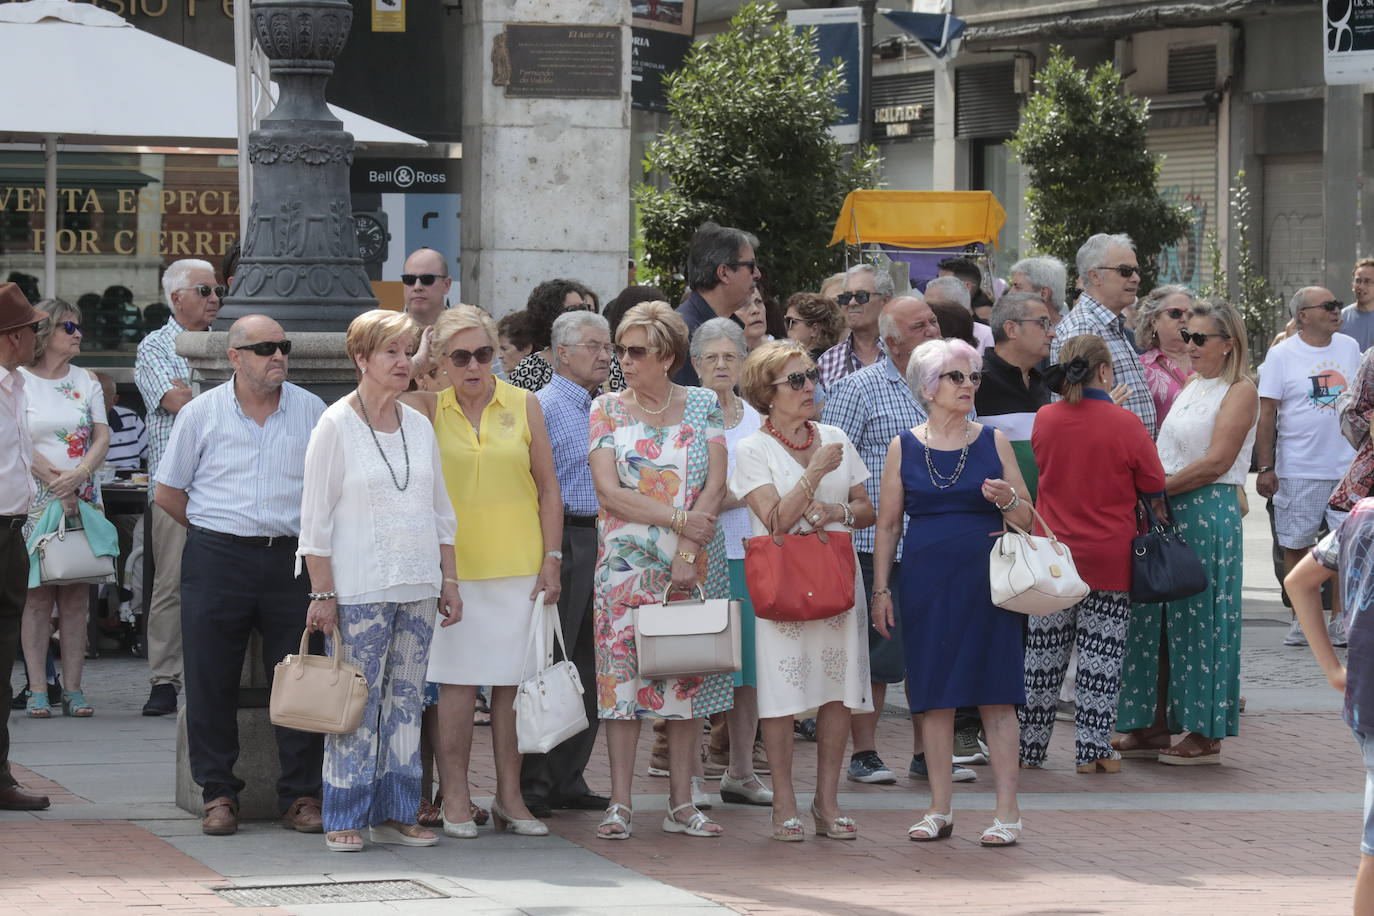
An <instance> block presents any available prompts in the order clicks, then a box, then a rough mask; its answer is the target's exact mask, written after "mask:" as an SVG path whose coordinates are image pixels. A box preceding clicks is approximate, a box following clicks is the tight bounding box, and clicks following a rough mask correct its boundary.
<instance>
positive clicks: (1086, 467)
mask: <svg viewBox="0 0 1374 916" xmlns="http://www.w3.org/2000/svg"><path fill="white" fill-rule="evenodd" d="M1085 394H1086V395H1087V396H1086V397H1084V398H1083V400H1081V401H1079V402H1078V403H1077V404H1070V403H1068V402H1067V401H1059V402H1058V403H1055V404H1050V405H1048V406H1046V407H1042V408H1040V410H1039V411H1038V412H1037V413H1036V415H1035V426H1034V428H1033V429H1032V430H1031V448H1032V450H1034V452H1035V462H1036V464H1037V465H1039V466H1040V489H1039V498H1038V500H1037V502H1036V508H1037V509H1039V510H1040V514H1041V515H1043V516H1044V517H1045V521H1047V522H1048V523H1049V525H1050V528H1051V529H1053V530H1054V533H1055V535H1057V536H1058V537H1059V539H1060V540H1061V541H1063V542H1064V543H1065V544H1068V545H1069V549H1070V550H1071V551H1073V560H1074V565H1075V566H1077V567H1078V574H1079V575H1080V576H1082V577H1083V581H1084V582H1087V583H1088V586H1089V587H1090V588H1092V589H1093V590H1094V591H1105V592H1124V591H1129V590H1130V588H1131V539H1132V538H1133V537H1135V534H1136V524H1135V504H1136V491H1139V492H1141V493H1160V492H1163V490H1164V467H1163V466H1162V465H1161V464H1160V463H1159V453H1158V452H1157V451H1156V450H1155V444H1154V441H1153V440H1152V439H1150V434H1149V433H1148V432H1146V431H1145V425H1144V424H1143V423H1141V422H1140V418H1139V417H1137V416H1136V415H1135V414H1133V413H1131V412H1130V411H1129V410H1127V409H1126V408H1124V407H1118V406H1116V404H1114V403H1112V401H1111V400H1110V399H1109V398H1106V399H1104V398H1105V395H1103V397H1102V398H1098V397H1093V395H1095V394H1097V392H1096V391H1095V390H1093V389H1089V390H1088V391H1087V392H1085Z"/></svg>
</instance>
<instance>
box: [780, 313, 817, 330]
mask: <svg viewBox="0 0 1374 916" xmlns="http://www.w3.org/2000/svg"><path fill="white" fill-rule="evenodd" d="M782 322H783V324H785V325H786V326H787V330H789V331H790V330H792V329H793V328H795V327H796V326H797V325H799V324H804V325H806V326H807V327H808V328H809V327H811V325H813V324H815V322H813V321H807V320H806V319H805V318H793V317H792V316H791V315H788V316H787V317H786V318H784V319H783V320H782Z"/></svg>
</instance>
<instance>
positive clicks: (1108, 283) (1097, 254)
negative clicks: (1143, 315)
mask: <svg viewBox="0 0 1374 916" xmlns="http://www.w3.org/2000/svg"><path fill="white" fill-rule="evenodd" d="M1077 267H1078V279H1079V281H1080V282H1081V283H1082V284H1083V294H1082V295H1080V296H1079V297H1078V302H1077V303H1075V304H1074V307H1073V311H1071V312H1069V314H1068V315H1067V316H1066V317H1065V318H1064V320H1063V321H1062V322H1060V324H1059V327H1057V328H1055V329H1054V341H1053V343H1051V344H1050V361H1051V362H1055V361H1057V360H1058V359H1059V348H1060V346H1061V345H1063V343H1064V341H1066V340H1069V339H1070V338H1073V337H1077V336H1078V335H1079V334H1094V335H1096V336H1098V337H1101V338H1102V339H1103V340H1104V341H1106V343H1107V349H1108V350H1110V351H1111V354H1112V373H1113V374H1114V375H1115V376H1116V381H1117V384H1118V385H1119V386H1124V388H1125V390H1126V400H1125V401H1124V402H1123V403H1122V404H1121V406H1122V407H1125V408H1126V409H1127V410H1129V411H1130V412H1131V413H1133V414H1135V415H1136V416H1137V417H1140V422H1142V423H1144V424H1145V428H1146V429H1147V430H1149V432H1150V438H1151V439H1153V438H1154V437H1156V436H1158V435H1159V423H1158V420H1157V419H1156V415H1155V402H1154V399H1153V398H1152V397H1150V387H1149V384H1148V383H1147V382H1146V381H1145V370H1144V368H1143V367H1142V366H1141V365H1140V355H1139V354H1138V353H1136V349H1135V347H1134V346H1133V345H1132V339H1133V336H1132V334H1131V332H1130V331H1129V330H1127V328H1126V322H1125V320H1124V319H1123V318H1122V317H1121V313H1122V311H1124V310H1125V309H1126V307H1127V306H1130V305H1133V304H1135V300H1136V293H1137V292H1138V291H1139V289H1140V262H1139V261H1138V260H1136V255H1135V242H1133V241H1131V237H1130V236H1129V235H1126V234H1125V233H1119V234H1117V235H1108V234H1107V233H1105V232H1099V233H1098V234H1096V235H1094V236H1092V237H1091V238H1089V239H1088V240H1087V241H1086V242H1084V243H1083V246H1082V247H1081V248H1079V249H1078V257H1077ZM1052 400H1058V395H1055V396H1053V397H1052Z"/></svg>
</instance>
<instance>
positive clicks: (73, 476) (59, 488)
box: [48, 468, 86, 499]
mask: <svg viewBox="0 0 1374 916" xmlns="http://www.w3.org/2000/svg"><path fill="white" fill-rule="evenodd" d="M85 481H86V473H85V472H84V471H82V470H81V469H80V468H72V469H71V470H70V471H63V472H62V473H60V474H58V475H57V476H56V477H54V478H53V481H52V483H50V484H48V489H49V490H52V495H53V496H55V497H57V498H58V499H65V498H66V497H68V496H71V495H72V494H73V493H75V492H76V491H77V488H78V487H80V486H81V484H82V483H84V482H85Z"/></svg>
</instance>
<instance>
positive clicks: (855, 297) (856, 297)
mask: <svg viewBox="0 0 1374 916" xmlns="http://www.w3.org/2000/svg"><path fill="white" fill-rule="evenodd" d="M876 295H877V293H870V292H869V291H868V290H866V289H861V290H857V291H856V292H852V293H840V294H839V295H838V296H836V297H835V301H836V302H838V303H839V304H840V305H848V304H849V303H850V302H857V303H859V305H868V300H869V299H871V298H872V297H874V296H876Z"/></svg>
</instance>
